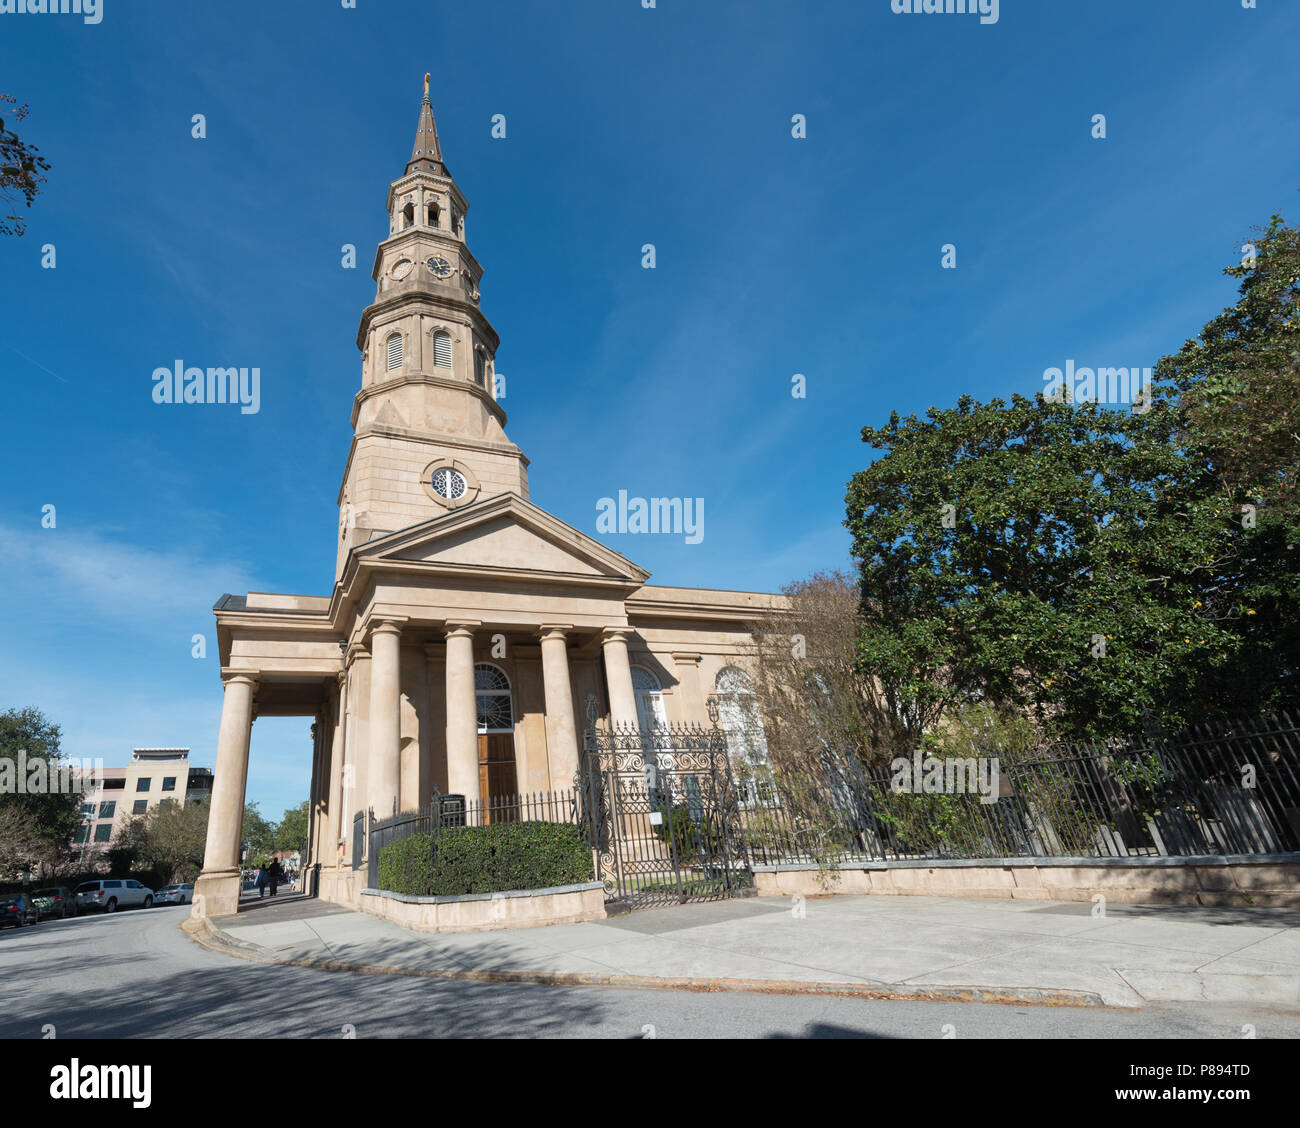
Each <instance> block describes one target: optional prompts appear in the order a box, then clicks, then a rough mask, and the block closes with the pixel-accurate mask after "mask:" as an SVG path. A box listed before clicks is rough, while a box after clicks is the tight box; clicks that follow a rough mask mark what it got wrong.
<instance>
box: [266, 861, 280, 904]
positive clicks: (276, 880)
mask: <svg viewBox="0 0 1300 1128" xmlns="http://www.w3.org/2000/svg"><path fill="white" fill-rule="evenodd" d="M283 875H284V867H283V866H282V865H280V859H279V858H272V859H271V864H270V865H269V866H267V867H266V876H267V879H268V880H269V881H270V883H271V896H272V897H274V896H275V888H276V886H277V885H279V884H280V878H281V877H282V876H283Z"/></svg>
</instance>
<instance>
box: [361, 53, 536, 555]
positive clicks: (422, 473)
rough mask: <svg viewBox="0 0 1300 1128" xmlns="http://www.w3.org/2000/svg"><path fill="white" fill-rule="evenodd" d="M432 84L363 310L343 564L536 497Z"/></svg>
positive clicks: (395, 190)
mask: <svg viewBox="0 0 1300 1128" xmlns="http://www.w3.org/2000/svg"><path fill="white" fill-rule="evenodd" d="M428 81H429V77H428V75H426V76H425V88H424V98H423V100H422V101H421V103H420V121H419V126H418V127H417V129H416V134H415V145H414V148H413V150H412V153H411V159H410V160H409V161H408V162H407V164H406V170H405V172H403V173H402V175H401V176H400V177H399V178H398V179H397V180H395V181H393V183H392V184H390V185H389V186H388V205H387V206H388V237H387V238H386V239H384V240H383V242H381V243H380V244H379V247H378V250H377V252H376V254H375V265H374V269H373V272H372V276H373V278H374V280H375V300H374V302H372V303H371V304H370V305H369V306H367V307H366V309H365V311H364V312H363V313H362V315H361V325H360V327H359V328H358V331H357V347H358V348H359V349H360V350H361V390H360V391H359V392H358V393H357V396H356V398H355V400H354V401H353V405H352V428H353V432H354V435H355V437H354V439H353V449H352V454H351V456H350V457H349V459H348V464H347V469H346V470H345V472H344V479H343V487H342V489H341V490H340V491H339V510H340V529H339V534H340V535H339V555H338V568H339V569H340V573H339V574H341V570H342V568H343V566H344V563H345V562H346V560H347V554H348V551H349V550H350V549H351V548H352V547H353V546H354V545H356V544H360V543H363V542H364V541H366V540H369V539H370V538H372V537H376V536H382V535H384V534H385V533H389V532H393V531H394V530H396V529H401V528H406V527H407V526H408V525H413V524H418V523H419V522H421V521H425V520H428V519H429V518H431V517H435V516H438V515H439V514H442V513H446V512H449V511H451V510H454V509H458V508H460V507H462V506H465V505H472V504H474V502H475V501H477V500H479V499H480V498H483V499H486V498H488V497H491V496H493V495H494V494H498V493H507V492H509V493H515V494H518V495H519V496H520V497H522V498H524V499H525V500H527V498H528V459H527V458H525V457H524V455H523V452H522V451H520V450H519V448H518V447H516V446H515V445H514V443H512V442H511V441H510V440H509V439H508V438H507V437H506V433H505V423H506V413H505V410H504V408H503V407H502V406H501V404H500V402H499V400H501V399H502V398H504V396H505V381H504V379H503V378H499V377H498V376H497V373H496V351H497V346H498V345H499V344H500V341H499V339H498V337H497V334H496V330H494V329H493V328H492V325H491V323H490V322H489V321H488V319H487V317H486V316H485V315H484V313H483V311H482V309H481V308H480V306H479V303H480V293H479V281H480V279H481V278H482V277H483V268H482V266H480V265H479V263H478V261H477V260H476V259H475V258H474V256H473V254H472V253H471V252H470V249H469V246H468V245H467V244H466V242H465V215H466V213H467V212H468V210H469V202H468V201H467V200H466V199H465V196H464V194H463V193H462V192H461V190H460V188H459V187H457V185H456V182H455V181H454V180H453V179H452V178H451V173H450V172H448V171H447V166H446V165H445V164H444V163H443V160H442V147H441V146H440V145H439V143H438V127H437V126H436V125H435V124H434V120H433V106H432V104H431V103H430V101H429V87H428Z"/></svg>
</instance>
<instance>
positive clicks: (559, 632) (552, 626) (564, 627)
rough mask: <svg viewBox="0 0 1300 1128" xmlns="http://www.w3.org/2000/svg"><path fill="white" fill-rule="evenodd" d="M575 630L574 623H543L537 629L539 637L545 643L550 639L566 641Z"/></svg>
mask: <svg viewBox="0 0 1300 1128" xmlns="http://www.w3.org/2000/svg"><path fill="white" fill-rule="evenodd" d="M572 630H573V624H572V623H543V624H542V625H541V626H540V627H538V628H537V637H538V638H540V639H541V640H542V641H543V642H545V641H546V640H547V639H548V638H558V639H561V640H563V639H566V638H567V637H568V635H569V632H570V631H572Z"/></svg>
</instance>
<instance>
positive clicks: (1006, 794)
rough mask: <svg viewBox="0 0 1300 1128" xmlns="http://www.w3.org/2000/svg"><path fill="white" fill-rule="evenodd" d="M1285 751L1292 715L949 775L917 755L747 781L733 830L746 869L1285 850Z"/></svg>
mask: <svg viewBox="0 0 1300 1128" xmlns="http://www.w3.org/2000/svg"><path fill="white" fill-rule="evenodd" d="M1298 749H1300V727H1297V723H1296V718H1295V717H1294V716H1293V715H1291V714H1289V713H1281V714H1278V715H1276V716H1272V717H1268V718H1256V719H1252V720H1232V721H1228V720H1223V721H1218V722H1215V723H1212V724H1205V725H1200V726H1197V727H1195V728H1191V729H1188V730H1186V731H1184V732H1180V733H1177V734H1169V733H1153V734H1148V735H1147V736H1144V737H1141V738H1135V739H1133V740H1130V741H1123V742H1093V743H1075V744H1066V745H1057V746H1053V747H1050V748H1044V749H1038V750H1034V751H1031V752H1027V753H1019V754H1015V755H1008V754H1006V753H999V752H998V751H997V750H996V749H984V750H981V749H975V750H973V752H974V754H973V755H972V756H971V757H968V758H966V759H965V760H964V761H963V760H961V759H959V760H957V761H956V765H957V768H958V770H955V771H954V770H952V769H951V768H950V765H953V764H954V761H953V760H938V759H930V758H928V757H925V758H922V757H917V758H914V761H913V762H912V763H911V764H909V769H915V768H917V767H920V768H922V769H923V770H922V771H921V773H920V777H921V778H920V779H919V780H917V779H914V778H909V777H915V776H917V774H918V773H917V772H916V771H915V770H908V771H902V770H899V771H894V772H890V773H868V772H866V771H851V772H848V773H839V774H837V775H836V776H835V777H833V778H832V777H830V776H826V777H823V778H819V779H810V778H790V777H782V776H779V775H778V776H773V777H771V778H766V779H748V780H742V781H741V795H742V801H741V803H740V807H741V824H742V826H743V829H744V838H745V841H746V843H747V845H748V847H749V851H750V856H751V858H752V860H753V861H754V862H755V863H756V864H760V865H762V864H768V865H771V864H789V863H802V864H811V863H817V864H838V863H841V862H847V861H891V860H906V859H914V860H928V859H934V860H940V859H948V858H952V859H980V858H1011V857H1097V858H1128V857H1140V856H1173V857H1190V856H1197V855H1221V854H1285V853H1295V852H1300V756H1298V755H1297V750H1298ZM995 757H996V759H997V772H996V774H994V773H993V771H992V764H991V763H990V761H991V760H992V759H993V758H995ZM981 771H983V772H984V774H983V775H982V776H981V775H980V773H981ZM972 772H973V773H974V775H972ZM959 781H960V782H959ZM972 782H975V783H977V784H978V783H981V782H982V783H983V784H987V785H988V786H983V787H982V786H974V787H972V786H966V785H968V784H970V783H972ZM930 783H933V784H934V786H933V787H932V786H930ZM900 784H901V785H902V786H900ZM918 784H919V786H918ZM954 784H958V785H957V786H953V785H954Z"/></svg>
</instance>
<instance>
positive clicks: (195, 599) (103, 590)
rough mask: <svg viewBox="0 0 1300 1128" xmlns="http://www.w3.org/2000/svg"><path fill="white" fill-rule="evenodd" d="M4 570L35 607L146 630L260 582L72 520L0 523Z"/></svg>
mask: <svg viewBox="0 0 1300 1128" xmlns="http://www.w3.org/2000/svg"><path fill="white" fill-rule="evenodd" d="M0 571H2V572H3V575H4V578H5V586H6V588H7V589H8V591H9V592H10V594H11V597H12V595H14V594H17V595H19V596H21V598H22V600H25V601H28V602H27V604H26V605H27V606H28V607H29V608H32V609H33V610H35V609H38V608H39V609H48V608H57V609H58V611H59V615H60V617H61V618H67V617H69V616H77V617H90V618H91V619H92V620H93V619H98V620H102V621H104V622H110V623H113V624H115V625H120V624H123V623H125V624H128V625H132V626H134V627H137V628H139V629H143V630H151V629H155V628H157V627H158V626H160V625H161V624H163V623H165V622H172V621H175V620H177V619H186V618H192V617H193V616H194V615H195V614H203V615H206V614H207V612H208V611H209V610H210V608H211V607H212V604H213V603H214V602H215V601H216V599H217V598H218V597H219V596H220V595H221V594H222V593H223V592H245V591H256V590H258V588H259V586H260V585H259V584H258V583H257V581H256V580H255V579H254V578H253V576H252V574H251V573H250V572H249V570H248V569H246V568H245V567H243V566H242V565H240V564H237V563H230V562H228V561H218V560H210V559H206V558H204V557H203V555H202V554H201V553H199V552H197V551H195V550H193V549H190V548H185V547H156V546H153V545H145V544H132V543H130V542H128V541H125V540H122V539H118V538H115V537H113V536H111V535H109V534H107V533H103V532H99V531H95V530H88V529H73V528H68V527H67V525H66V524H63V525H59V526H56V527H55V528H53V529H30V528H28V529H20V528H18V527H15V526H13V525H6V524H0ZM21 609H22V605H21V604H20V605H19V606H18V608H17V610H18V611H19V613H21ZM87 625H88V626H93V622H92V623H89V624H87Z"/></svg>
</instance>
